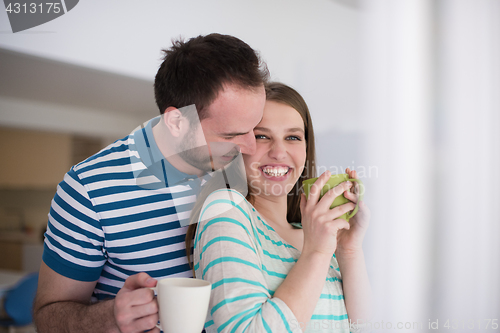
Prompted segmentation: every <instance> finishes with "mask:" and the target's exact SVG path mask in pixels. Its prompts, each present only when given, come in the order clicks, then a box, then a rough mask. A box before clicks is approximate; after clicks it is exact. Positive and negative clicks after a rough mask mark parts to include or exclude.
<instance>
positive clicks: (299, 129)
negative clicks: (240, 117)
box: [254, 126, 304, 133]
mask: <svg viewBox="0 0 500 333" xmlns="http://www.w3.org/2000/svg"><path fill="white" fill-rule="evenodd" d="M255 130H258V131H261V132H266V133H269V132H271V130H270V129H268V128H266V127H258V126H257V127H255V128H254V131H255ZM285 131H286V132H302V133H304V130H303V129H302V128H300V127H291V128H287V129H286V130H285Z"/></svg>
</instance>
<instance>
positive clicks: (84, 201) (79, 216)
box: [43, 168, 106, 281]
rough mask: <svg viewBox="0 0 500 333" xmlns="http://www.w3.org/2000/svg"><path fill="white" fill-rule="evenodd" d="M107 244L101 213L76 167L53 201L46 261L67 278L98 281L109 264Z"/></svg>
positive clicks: (48, 228) (58, 187) (46, 243)
mask: <svg viewBox="0 0 500 333" xmlns="http://www.w3.org/2000/svg"><path fill="white" fill-rule="evenodd" d="M103 244H104V233H103V230H102V228H101V226H100V224H99V219H98V216H97V213H96V212H95V210H94V207H93V205H92V202H91V201H90V198H89V196H88V194H87V191H86V190H85V187H84V186H83V184H82V183H81V181H80V179H79V178H78V175H77V174H76V173H75V171H74V170H73V168H72V169H71V170H70V171H69V172H68V173H67V174H66V175H65V176H64V180H63V181H62V182H61V183H59V185H58V186H57V192H56V195H55V196H54V198H53V199H52V203H51V207H50V213H49V220H48V225H47V231H46V232H45V243H44V250H43V261H44V262H45V264H46V265H47V266H49V267H50V268H51V269H52V270H54V271H56V272H57V273H59V274H61V275H63V276H65V277H68V278H71V279H74V280H79V281H97V280H98V279H99V277H100V275H101V270H102V267H103V266H104V263H105V261H106V257H105V255H104V252H103Z"/></svg>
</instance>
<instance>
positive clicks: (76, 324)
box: [34, 34, 268, 333]
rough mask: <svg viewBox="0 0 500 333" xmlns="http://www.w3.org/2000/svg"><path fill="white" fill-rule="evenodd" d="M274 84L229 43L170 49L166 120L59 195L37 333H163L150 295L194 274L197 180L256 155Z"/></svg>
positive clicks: (82, 167)
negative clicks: (190, 247)
mask: <svg viewBox="0 0 500 333" xmlns="http://www.w3.org/2000/svg"><path fill="white" fill-rule="evenodd" d="M267 76H268V72H267V69H266V68H265V65H262V63H261V62H260V60H259V58H258V56H257V55H256V53H255V51H253V50H252V49H251V48H250V47H249V46H248V45H247V44H245V43H244V42H242V41H241V40H239V39H237V38H235V37H231V36H226V35H219V34H211V35H208V36H199V37H196V38H192V39H190V40H189V41H187V42H183V41H175V42H174V43H173V46H172V47H171V48H170V49H169V50H166V51H165V58H164V61H163V63H162V65H161V67H160V69H159V70H158V73H157V75H156V78H155V84H154V89H155V98H156V102H157V105H158V107H159V109H160V113H161V114H162V116H161V117H157V118H155V119H153V120H151V121H150V122H148V123H147V124H146V125H145V126H142V127H141V128H139V129H138V130H137V131H135V132H133V133H132V134H131V135H129V136H127V137H125V138H124V139H122V140H118V141H116V142H115V143H113V144H111V145H110V146H108V147H107V148H105V149H103V150H102V151H101V152H99V153H97V154H95V155H93V156H91V157H90V158H88V159H87V160H85V161H83V162H81V163H79V164H78V165H76V166H74V167H73V168H72V169H71V170H70V171H69V172H68V173H67V174H66V176H65V178H64V180H63V181H62V182H61V183H60V184H59V186H58V189H57V193H56V195H55V197H54V200H53V201H52V205H51V210H50V213H49V223H48V227H47V232H46V234H45V248H44V255H43V263H42V266H41V268H40V277H39V286H38V292H37V298H36V301H35V307H34V318H35V324H36V325H37V329H38V332H40V333H43V332H51V333H53V332H63V331H64V332H93V333H95V332H123V333H128V332H143V331H146V330H152V331H151V332H158V329H157V328H155V324H156V323H157V321H158V313H157V312H158V309H157V303H156V301H155V300H154V296H153V293H152V291H151V290H149V289H146V287H153V286H155V285H156V279H159V278H164V277H167V276H178V277H179V276H184V277H187V276H192V274H191V271H190V268H189V265H188V263H187V259H186V257H185V254H186V252H185V245H184V238H185V233H186V227H183V226H181V223H180V220H181V216H182V215H183V214H184V215H185V213H186V212H187V213H189V209H190V207H191V204H192V202H193V193H196V188H199V186H200V185H201V184H202V182H203V179H202V178H200V177H203V176H204V175H205V174H206V172H207V171H211V170H214V169H216V168H217V167H218V166H220V165H224V164H225V163H228V162H229V161H231V160H232V159H233V158H234V156H235V154H237V153H238V151H241V152H242V153H247V154H252V153H253V152H254V151H255V145H256V143H255V137H254V135H253V128H254V127H255V126H256V125H257V124H258V123H259V122H260V120H261V118H262V114H263V109H264V103H265V92H264V87H263V84H264V82H265V81H266V80H267ZM193 104H194V105H195V107H196V108H195V109H193ZM193 110H195V111H197V112H189V111H193ZM200 124H201V126H200ZM236 146H238V147H239V148H238V149H236V148H235V147H236ZM186 184H188V185H186ZM194 197H195V196H194ZM115 296H116V297H115Z"/></svg>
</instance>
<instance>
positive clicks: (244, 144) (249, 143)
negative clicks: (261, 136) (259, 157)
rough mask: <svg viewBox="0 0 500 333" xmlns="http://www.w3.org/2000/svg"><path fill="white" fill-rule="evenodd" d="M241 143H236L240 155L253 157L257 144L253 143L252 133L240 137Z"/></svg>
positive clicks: (253, 136) (253, 135)
mask: <svg viewBox="0 0 500 333" xmlns="http://www.w3.org/2000/svg"><path fill="white" fill-rule="evenodd" d="M240 138H241V141H240V142H239V143H238V145H239V146H240V149H241V153H242V154H247V155H253V154H255V151H256V149H257V143H256V141H255V134H253V131H251V132H249V133H247V134H245V135H242V136H241V137H240Z"/></svg>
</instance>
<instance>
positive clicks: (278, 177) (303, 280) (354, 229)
mask: <svg viewBox="0 0 500 333" xmlns="http://www.w3.org/2000/svg"><path fill="white" fill-rule="evenodd" d="M266 96H267V101H266V105H265V108H264V116H263V118H262V121H261V122H260V123H259V125H258V126H257V127H256V128H255V129H254V133H255V138H256V141H257V151H256V153H255V154H254V155H251V156H249V155H245V156H243V159H244V164H245V170H246V174H247V181H248V192H249V193H248V195H247V196H246V198H245V197H244V196H243V195H242V194H241V193H239V192H238V191H235V190H228V189H221V190H217V191H215V192H213V193H211V194H210V195H209V196H208V197H207V199H206V200H205V202H204V205H203V207H202V208H201V210H200V211H199V212H196V213H194V215H195V216H199V219H198V220H199V221H200V223H199V225H198V228H197V230H196V235H195V249H194V254H193V260H194V269H195V274H196V277H197V278H202V279H205V280H208V281H210V282H211V283H212V285H213V289H212V296H211V301H210V310H209V318H208V319H207V323H206V325H205V328H206V330H207V332H216V331H217V332H243V331H247V332H301V331H306V332H330V331H332V332H333V331H335V332H349V331H352V327H351V329H350V328H349V320H351V321H352V322H354V323H355V322H356V321H357V320H366V319H367V318H368V316H369V313H368V312H369V306H368V305H369V294H370V288H369V283H368V278H367V274H366V268H365V263H364V256H363V251H362V247H361V244H362V241H363V238H364V234H365V232H366V228H367V226H368V220H369V210H368V208H367V207H366V205H364V203H363V202H360V203H359V211H358V213H357V214H356V215H355V216H354V217H353V218H352V219H351V220H350V222H349V223H348V222H347V221H345V220H341V219H337V218H338V217H339V216H341V215H343V214H344V213H346V212H348V211H350V210H352V209H354V207H355V203H356V202H357V195H355V194H353V193H351V192H350V189H351V187H352V184H351V183H350V182H345V183H342V184H340V185H338V186H337V187H335V188H334V189H332V190H330V191H329V192H327V194H325V195H324V196H323V198H321V200H319V201H318V198H319V189H320V188H322V187H323V185H324V184H325V183H326V181H327V179H328V178H329V176H330V173H329V172H328V171H327V172H325V173H324V174H322V175H321V176H320V177H319V179H318V181H317V182H316V183H315V184H316V185H317V186H314V187H313V188H312V189H311V192H310V197H309V200H306V198H305V196H304V195H303V194H301V193H300V191H299V189H300V185H301V182H302V180H304V179H306V178H310V177H313V176H314V175H313V172H314V171H313V170H311V169H308V168H305V166H312V165H315V163H314V133H313V129H312V122H311V118H310V115H309V111H308V108H307V105H306V104H305V102H304V100H303V99H302V97H301V96H300V95H299V94H298V93H297V92H296V91H295V90H293V89H292V88H290V87H287V86H285V85H283V84H280V83H271V84H269V85H268V86H267V87H266ZM346 172H347V173H349V175H350V177H352V178H356V177H357V176H356V172H355V171H351V170H349V169H347V170H346ZM342 193H344V195H345V197H346V198H347V199H349V200H350V201H351V202H349V203H347V204H344V205H342V206H339V207H336V208H334V209H331V210H330V209H329V206H330V204H331V202H332V201H333V200H334V199H335V197H337V196H338V195H341V194H342ZM299 207H300V209H299ZM292 222H302V226H301V227H298V226H297V225H296V224H291V223H292ZM302 227H303V228H302ZM190 228H191V230H190V231H191V232H193V231H194V228H195V227H193V226H191V227H190ZM191 235H192V234H191ZM187 239H190V236H189V234H188V237H187ZM187 248H190V244H189V242H188V247H187Z"/></svg>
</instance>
